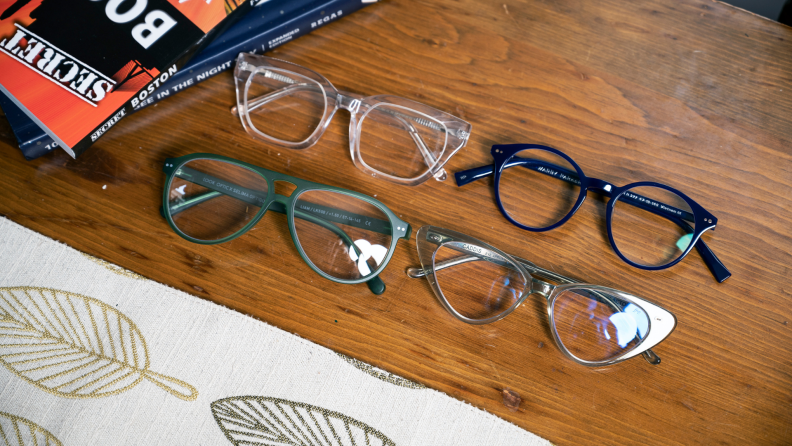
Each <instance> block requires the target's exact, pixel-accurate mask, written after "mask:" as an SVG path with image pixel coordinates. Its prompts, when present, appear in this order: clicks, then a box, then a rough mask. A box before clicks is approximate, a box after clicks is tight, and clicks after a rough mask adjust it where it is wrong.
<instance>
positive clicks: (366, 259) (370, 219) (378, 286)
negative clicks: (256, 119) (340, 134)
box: [161, 153, 412, 294]
mask: <svg viewBox="0 0 792 446" xmlns="http://www.w3.org/2000/svg"><path fill="white" fill-rule="evenodd" d="M163 171H164V172H165V173H166V174H167V176H168V177H167V180H166V182H165V191H164V193H163V196H162V203H163V206H162V210H161V211H162V215H163V217H165V219H166V220H167V221H168V224H169V225H170V226H171V228H173V230H174V231H176V233H177V234H179V235H180V236H181V237H183V238H185V239H187V240H189V241H191V242H195V243H200V244H204V245H209V244H217V243H223V242H227V241H229V240H233V239H235V238H237V237H239V236H240V235H242V234H244V233H245V232H247V231H248V230H250V229H251V228H252V227H253V226H255V224H256V223H258V221H259V220H261V217H263V216H264V213H265V212H267V210H273V211H275V212H279V213H281V214H286V218H287V220H288V225H289V232H290V233H291V237H292V240H293V241H294V245H295V246H296V247H297V251H298V252H299V253H300V256H301V257H302V259H303V260H304V261H305V262H306V263H307V264H308V266H310V267H311V268H312V269H313V270H314V271H316V272H317V273H318V274H319V275H320V276H322V277H325V278H327V279H330V280H332V281H334V282H338V283H348V284H353V283H361V282H366V284H367V285H368V287H369V289H370V290H371V291H372V292H373V293H374V294H382V293H383V292H385V284H384V283H383V282H382V280H381V279H380V278H379V277H378V275H379V273H380V272H382V270H383V269H385V266H386V265H387V264H388V261H389V260H390V258H391V256H392V255H393V250H394V248H396V242H397V240H398V239H399V238H403V239H406V240H409V239H410V233H411V232H412V228H411V227H410V225H409V224H407V223H405V222H404V221H402V220H401V219H399V218H398V217H396V215H394V213H393V212H391V210H390V209H388V208H387V207H385V205H384V204H382V203H380V202H379V201H377V200H375V199H373V198H371V197H369V196H367V195H364V194H360V193H357V192H353V191H350V190H347V189H342V188H340V187H333V186H327V185H324V184H320V183H314V182H311V181H306V180H302V179H300V178H295V177H293V176H290V175H285V174H282V173H278V172H274V171H272V170H267V169H263V168H261V167H257V166H254V165H252V164H248V163H244V162H242V161H238V160H235V159H233V158H228V157H225V156H221V155H213V154H209V153H195V154H192V155H187V156H182V157H179V158H173V159H171V158H169V159H166V160H165V167H164V168H163ZM276 181H283V182H285V183H289V184H292V185H294V186H296V189H295V190H294V191H293V192H292V193H291V195H290V196H288V197H286V196H283V195H279V194H276V193H275V182H276Z"/></svg>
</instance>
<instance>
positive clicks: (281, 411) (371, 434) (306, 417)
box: [212, 396, 395, 446]
mask: <svg viewBox="0 0 792 446" xmlns="http://www.w3.org/2000/svg"><path fill="white" fill-rule="evenodd" d="M212 414H213V415H214V417H215V421H217V424H218V425H219V426H220V429H221V430H222V431H223V433H224V434H225V436H226V438H228V441H230V442H231V443H233V444H234V445H235V446H239V445H315V444H321V445H337V446H342V445H361V446H362V445H366V446H395V443H394V442H393V441H391V440H390V439H389V438H388V437H386V436H385V435H384V434H383V433H382V432H380V431H378V430H376V429H374V428H372V427H371V426H369V425H367V424H365V423H361V422H360V421H357V420H355V419H353V418H351V417H348V416H346V415H344V414H342V413H338V412H333V411H331V410H327V409H323V408H321V407H316V406H311V405H308V404H304V403H297V402H294V401H288V400H283V399H280V398H268V397H261V396H238V397H231V398H224V399H222V400H217V401H215V402H214V403H212Z"/></svg>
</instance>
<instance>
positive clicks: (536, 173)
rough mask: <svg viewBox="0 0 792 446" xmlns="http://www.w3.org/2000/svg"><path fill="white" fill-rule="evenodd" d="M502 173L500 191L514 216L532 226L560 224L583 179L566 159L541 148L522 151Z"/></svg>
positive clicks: (542, 226) (507, 208)
mask: <svg viewBox="0 0 792 446" xmlns="http://www.w3.org/2000/svg"><path fill="white" fill-rule="evenodd" d="M506 166H510V167H506V168H505V169H504V170H503V172H502V173H501V178H500V183H499V184H498V193H499V195H500V199H501V203H502V204H503V208H504V209H505V210H506V212H507V213H508V214H509V216H510V217H511V218H513V219H514V220H515V221H517V222H518V223H520V224H523V225H525V226H528V227H530V228H537V229H541V228H546V227H548V226H552V225H553V224H555V223H558V222H559V221H560V220H561V219H563V218H564V217H565V216H566V215H567V214H569V212H571V211H572V208H573V207H574V205H575V202H576V201H577V199H578V196H579V195H580V186H579V184H580V179H579V178H578V175H577V171H576V170H575V168H574V167H573V166H572V165H571V164H570V163H569V162H568V161H567V160H565V159H564V158H562V157H560V156H558V155H556V154H554V153H551V152H548V151H545V150H541V149H529V150H523V151H521V152H518V153H517V154H516V155H514V157H512V158H511V159H510V160H509V161H508V162H507V163H506Z"/></svg>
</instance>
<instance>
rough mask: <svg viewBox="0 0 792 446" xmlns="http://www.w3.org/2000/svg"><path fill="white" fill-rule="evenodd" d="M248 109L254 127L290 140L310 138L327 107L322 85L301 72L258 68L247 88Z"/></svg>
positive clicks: (277, 137)
mask: <svg viewBox="0 0 792 446" xmlns="http://www.w3.org/2000/svg"><path fill="white" fill-rule="evenodd" d="M246 93H247V94H246V97H245V101H246V106H245V107H246V109H247V113H248V116H249V117H250V124H251V125H252V126H253V128H254V129H256V130H257V131H259V132H260V133H263V134H265V135H267V136H270V137H272V138H275V139H278V140H281V141H286V142H302V141H305V140H306V139H308V138H309V137H310V136H311V135H312V134H313V133H314V131H316V128H317V127H319V125H320V124H321V122H322V118H323V117H324V113H325V109H326V97H325V92H324V90H323V89H322V87H321V85H319V83H318V82H316V81H315V80H313V79H309V78H307V77H305V76H302V75H300V74H297V73H292V72H289V71H284V70H276V69H267V70H257V71H255V72H254V74H253V75H252V76H251V78H250V83H249V87H247V89H246Z"/></svg>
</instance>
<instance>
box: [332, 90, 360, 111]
mask: <svg viewBox="0 0 792 446" xmlns="http://www.w3.org/2000/svg"><path fill="white" fill-rule="evenodd" d="M362 99H363V96H361V95H359V94H355V93H347V92H344V93H338V96H336V104H337V105H338V108H341V109H344V110H349V112H350V113H352V114H355V113H357V112H358V110H360V104H361V102H362V101H361V100H362Z"/></svg>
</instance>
